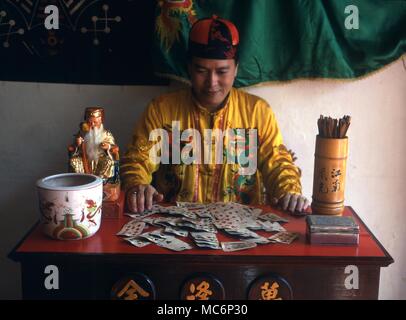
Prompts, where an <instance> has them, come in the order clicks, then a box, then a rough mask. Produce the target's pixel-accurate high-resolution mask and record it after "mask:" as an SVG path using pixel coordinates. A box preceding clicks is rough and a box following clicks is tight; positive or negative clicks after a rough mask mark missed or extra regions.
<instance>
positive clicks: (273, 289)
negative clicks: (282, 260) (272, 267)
mask: <svg viewBox="0 0 406 320" xmlns="http://www.w3.org/2000/svg"><path fill="white" fill-rule="evenodd" d="M292 298H293V292H292V288H291V286H290V284H289V283H288V282H287V281H286V280H285V279H284V278H282V277H280V276H278V275H267V276H263V277H259V278H257V279H256V280H255V281H254V282H253V283H252V284H251V286H250V289H249V291H248V299H249V300H290V299H292Z"/></svg>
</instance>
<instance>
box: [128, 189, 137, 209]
mask: <svg viewBox="0 0 406 320" xmlns="http://www.w3.org/2000/svg"><path fill="white" fill-rule="evenodd" d="M127 207H128V210H129V211H130V212H136V211H137V194H136V191H135V189H131V190H129V191H128V192H127Z"/></svg>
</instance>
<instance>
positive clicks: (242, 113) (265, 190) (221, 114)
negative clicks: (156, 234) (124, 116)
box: [120, 88, 301, 204]
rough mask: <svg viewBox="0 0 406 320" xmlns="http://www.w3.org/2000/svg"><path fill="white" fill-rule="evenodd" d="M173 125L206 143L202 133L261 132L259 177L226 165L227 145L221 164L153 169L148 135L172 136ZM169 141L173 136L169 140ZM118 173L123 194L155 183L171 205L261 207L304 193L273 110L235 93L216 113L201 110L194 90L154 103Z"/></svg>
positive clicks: (142, 120)
mask: <svg viewBox="0 0 406 320" xmlns="http://www.w3.org/2000/svg"><path fill="white" fill-rule="evenodd" d="M172 121H179V124H180V125H179V127H180V132H181V133H182V132H183V130H185V129H188V128H193V129H196V130H198V131H199V132H200V133H201V137H202V140H203V136H204V133H203V131H204V129H221V130H223V131H226V130H227V129H232V128H234V129H237V128H245V129H247V130H246V131H248V129H257V137H258V139H257V141H258V142H257V144H258V149H257V167H256V168H257V170H256V172H255V173H254V174H252V175H242V174H240V173H241V172H239V170H238V169H239V164H238V162H237V161H236V163H234V164H232V163H227V161H226V159H227V158H226V153H227V144H226V143H224V150H225V151H224V163H223V164H216V163H215V162H214V161H212V162H211V163H206V161H203V157H202V160H201V163H200V164H198V163H196V162H194V163H192V164H184V163H181V164H172V162H171V164H155V163H154V162H153V161H152V160H151V158H150V149H151V148H152V147H153V146H154V145H155V144H156V143H157V142H156V141H150V140H149V137H150V132H151V131H152V130H154V129H158V128H162V129H165V130H168V131H170V130H171V128H172ZM171 137H172V136H171V134H170V139H169V140H170V141H172V138H171ZM225 140H226V138H225ZM185 143H186V142H184V144H185ZM180 148H181V149H182V142H181V146H180ZM202 150H203V147H202ZM213 150H214V149H213ZM214 153H215V152H214V151H213V153H212V156H213V158H214ZM236 159H237V158H236ZM120 171H121V178H122V182H123V186H124V189H125V190H128V189H129V188H131V187H133V186H135V185H137V184H151V183H152V184H153V185H154V186H155V187H156V188H157V190H158V191H160V192H161V193H163V194H164V196H165V199H166V200H167V201H175V200H176V201H194V202H216V201H224V202H227V201H235V202H240V203H247V204H248V203H249V204H262V203H266V202H269V200H271V199H274V198H276V199H280V198H281V197H282V196H283V195H284V194H286V193H287V192H290V193H296V194H301V184H300V175H301V172H300V169H299V168H298V167H297V166H295V164H294V163H293V160H292V155H291V154H290V152H289V151H288V150H287V149H286V147H285V146H284V145H283V144H282V135H281V133H280V130H279V127H278V124H277V122H276V119H275V116H274V113H273V112H272V109H271V108H270V107H269V105H268V104H267V102H266V101H264V100H263V99H261V98H259V97H257V96H254V95H251V94H248V93H246V92H244V91H241V90H238V89H235V88H233V89H232V90H231V92H230V94H229V96H228V100H227V103H226V104H225V106H224V107H223V108H222V109H220V110H218V111H217V112H214V113H210V112H209V111H207V110H206V109H205V108H203V107H202V106H200V105H199V103H198V102H197V101H196V100H195V99H194V97H193V95H192V92H191V90H190V89H183V90H180V91H176V92H172V93H167V94H163V95H161V96H160V97H158V98H156V99H154V100H153V101H152V102H151V103H150V104H149V106H148V107H147V109H146V110H145V111H144V113H143V115H142V116H141V119H139V121H138V122H137V124H136V126H135V129H134V134H133V138H132V142H131V143H130V144H129V145H128V148H127V152H126V153H125V154H124V156H123V158H122V160H121V170H120Z"/></svg>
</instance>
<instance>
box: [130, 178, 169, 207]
mask: <svg viewBox="0 0 406 320" xmlns="http://www.w3.org/2000/svg"><path fill="white" fill-rule="evenodd" d="M163 199H164V196H163V195H162V194H161V193H159V192H158V191H157V190H156V189H155V188H154V187H153V186H151V185H150V184H139V185H138V186H135V187H133V188H131V189H129V190H128V191H127V206H128V210H130V212H143V211H144V209H147V210H151V209H152V204H153V202H154V201H155V202H160V201H162V200H163Z"/></svg>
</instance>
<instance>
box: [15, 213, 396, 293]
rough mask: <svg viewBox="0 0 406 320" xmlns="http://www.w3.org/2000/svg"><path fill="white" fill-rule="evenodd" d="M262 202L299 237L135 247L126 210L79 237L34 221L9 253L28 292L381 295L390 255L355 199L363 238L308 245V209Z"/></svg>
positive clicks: (230, 239)
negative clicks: (62, 237)
mask: <svg viewBox="0 0 406 320" xmlns="http://www.w3.org/2000/svg"><path fill="white" fill-rule="evenodd" d="M263 209H264V212H267V211H268V212H269V211H272V212H275V213H277V214H279V215H281V216H283V217H286V218H288V219H289V222H288V223H286V224H284V227H285V228H286V229H287V231H291V232H297V233H299V235H300V236H299V239H297V240H295V241H294V242H293V243H292V244H290V245H285V244H266V245H258V246H257V247H255V248H252V249H248V250H243V251H236V252H223V251H222V250H206V249H200V248H196V247H195V246H194V248H195V249H192V250H186V251H182V252H174V251H171V250H168V249H165V248H161V247H158V246H156V245H154V244H151V245H148V246H146V247H143V248H137V247H134V246H132V245H130V244H129V243H127V242H125V241H124V240H123V239H121V238H120V237H117V236H116V235H115V234H116V233H117V232H118V231H119V230H120V229H121V227H122V226H123V224H124V223H125V222H127V221H128V219H127V218H126V217H125V218H122V219H117V220H113V219H103V220H102V225H101V228H100V230H99V231H98V232H97V233H96V235H94V236H93V237H91V238H89V239H84V240H77V241H59V240H52V239H49V238H47V237H46V236H44V235H43V234H42V233H41V230H40V228H39V226H38V225H37V226H34V227H33V229H32V230H31V231H30V232H29V233H28V234H27V236H26V237H25V238H24V239H23V240H22V241H21V242H20V244H18V245H17V246H16V248H15V249H14V250H13V251H12V252H11V254H10V257H11V258H12V259H14V260H15V261H18V262H20V263H21V266H22V285H23V297H24V298H34V299H35V298H39V299H62V298H75V299H108V298H111V297H112V298H127V299H131V298H138V299H151V298H156V299H179V298H189V299H199V298H211V299H213V298H216V299H223V298H225V299H247V298H251V299H273V298H276V299H277V298H282V299H289V298H294V299H377V298H378V292H379V276H380V268H381V267H386V266H388V265H389V264H391V263H393V259H392V257H391V256H390V255H389V254H388V252H387V251H386V250H385V249H384V247H383V246H382V245H381V244H380V243H379V242H378V240H377V239H376V238H375V237H374V235H373V234H372V233H371V232H370V230H369V229H368V228H367V227H366V225H365V224H364V223H363V222H362V221H361V219H360V218H359V217H358V216H357V215H356V213H355V212H354V211H353V210H352V208H351V207H346V209H345V212H344V215H348V216H353V217H354V218H355V219H356V221H357V222H358V223H359V225H360V243H359V245H358V246H331V245H329V246H325V245H310V244H309V243H308V242H307V241H306V236H305V231H306V222H305V218H304V217H293V216H290V215H287V214H285V213H283V212H280V211H278V210H276V209H273V208H269V207H263ZM258 233H259V234H263V235H268V236H269V235H270V234H269V233H261V232H258ZM217 236H218V239H219V241H220V242H221V241H236V240H235V239H232V238H230V237H228V236H226V235H224V234H223V233H221V232H219V233H218V234H217ZM181 239H182V240H184V238H181ZM186 241H187V242H190V243H192V241H191V240H189V239H187V240H186ZM47 266H52V267H48V269H47ZM56 276H57V277H58V278H57V280H55V279H56V278H55V277H56ZM52 281H54V282H52ZM55 281H56V282H57V283H55ZM56 287H57V288H56ZM210 292H211V294H209V293H210Z"/></svg>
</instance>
